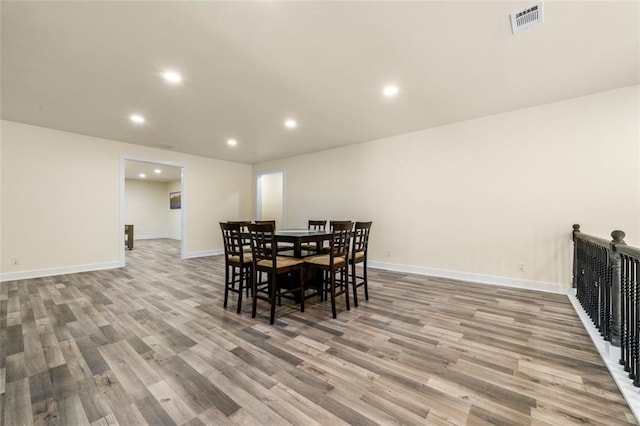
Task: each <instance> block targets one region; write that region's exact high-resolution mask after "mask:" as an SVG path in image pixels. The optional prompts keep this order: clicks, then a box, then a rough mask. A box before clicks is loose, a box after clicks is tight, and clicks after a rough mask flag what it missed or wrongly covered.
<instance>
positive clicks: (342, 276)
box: [340, 265, 351, 311]
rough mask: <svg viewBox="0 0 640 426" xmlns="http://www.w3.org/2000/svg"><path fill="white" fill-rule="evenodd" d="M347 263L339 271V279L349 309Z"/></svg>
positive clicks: (348, 309)
mask: <svg viewBox="0 0 640 426" xmlns="http://www.w3.org/2000/svg"><path fill="white" fill-rule="evenodd" d="M348 268H349V265H345V266H344V268H342V271H340V279H341V280H342V283H343V284H344V296H345V299H344V300H345V304H346V305H347V311H350V310H351V306H349V270H348Z"/></svg>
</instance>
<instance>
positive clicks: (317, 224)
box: [307, 220, 327, 231]
mask: <svg viewBox="0 0 640 426" xmlns="http://www.w3.org/2000/svg"><path fill="white" fill-rule="evenodd" d="M307 229H311V230H315V231H324V230H325V229H327V221H326V220H309V225H308V228H307Z"/></svg>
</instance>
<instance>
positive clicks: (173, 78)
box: [162, 71, 182, 84]
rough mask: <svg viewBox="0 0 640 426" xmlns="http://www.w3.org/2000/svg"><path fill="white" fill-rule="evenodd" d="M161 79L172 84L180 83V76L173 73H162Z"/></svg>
mask: <svg viewBox="0 0 640 426" xmlns="http://www.w3.org/2000/svg"><path fill="white" fill-rule="evenodd" d="M162 78H164V79H165V80H166V81H167V82H169V83H172V84H179V83H182V76H181V75H180V74H178V73H177V72H175V71H165V72H163V73H162Z"/></svg>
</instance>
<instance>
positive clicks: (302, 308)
mask: <svg viewBox="0 0 640 426" xmlns="http://www.w3.org/2000/svg"><path fill="white" fill-rule="evenodd" d="M303 272H304V270H302V269H300V271H299V276H300V312H304V276H303Z"/></svg>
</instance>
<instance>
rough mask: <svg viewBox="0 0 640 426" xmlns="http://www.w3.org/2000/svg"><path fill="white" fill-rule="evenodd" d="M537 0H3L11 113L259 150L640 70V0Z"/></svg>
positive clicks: (525, 103)
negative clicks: (536, 12)
mask: <svg viewBox="0 0 640 426" xmlns="http://www.w3.org/2000/svg"><path fill="white" fill-rule="evenodd" d="M529 3H530V2H528V1H525V2H522V1H496V2H484V1H472V2H215V3H214V2H111V1H106V2H7V1H3V2H2V10H1V15H2V16H1V19H2V22H1V23H2V30H1V31H2V33H1V36H2V40H1V43H2V44H1V47H2V58H1V59H2V64H1V72H2V74H1V77H2V86H1V89H2V94H1V105H2V111H1V116H2V118H3V119H6V120H13V121H19V122H24V123H28V124H34V125H39V126H45V127H51V128H55V129H61V130H67V131H71V132H76V133H81V134H87V135H92V136H99V137H104V138H109V139H115V140H119V141H125V142H130V143H136V144H140V145H146V146H152V147H164V148H167V149H172V150H175V151H180V152H187V153H193V154H197V155H203V156H209V157H215V158H220V159H226V160H232V161H240V162H246V163H256V162H260V161H265V160H270V159H276V158H282V157H288V156H292V155H297V154H301V153H306V152H314V151H320V150H324V149H328V148H332V147H336V146H340V145H346V144H352V143H357V142H362V141H367V140H373V139H378V138H383V137H387V136H392V135H396V134H400V133H405V132H409V131H413V130H419V129H425V128H429V127H433V126H438V125H442V124H446V123H451V122H456V121H461V120H467V119H471V118H476V117H481V116H485V115H489V114H494V113H499V112H504V111H509V110H514V109H520V108H526V107H530V106H534V105H539V104H542V103H547V102H553V101H557V100H561V99H567V98H571V97H576V96H582V95H587V94H591V93H595V92H599V91H603V90H609V89H613V88H618V87H624V86H629V85H636V84H640V68H639V63H640V48H639V40H640V37H639V24H638V23H639V21H640V19H639V7H638V5H639V3H638V2H637V1H628V2H616V1H605V2H592V1H567V2H559V1H547V2H545V4H544V8H545V10H544V16H545V22H544V24H543V25H541V26H539V27H536V28H533V29H531V30H529V31H527V32H525V33H521V34H518V35H515V36H514V35H512V34H511V27H510V22H509V13H511V12H514V11H515V10H517V9H519V8H521V7H523V6H527V5H528V4H529ZM165 69H174V70H178V71H180V72H181V73H182V75H183V78H184V81H183V83H182V84H181V85H180V86H169V85H167V84H166V83H165V82H164V81H163V80H162V78H161V77H160V73H161V72H162V71H163V70H165ZM388 82H395V83H397V84H398V85H399V87H400V90H401V91H400V94H399V96H398V97H397V98H396V99H392V100H390V99H385V98H383V97H382V96H381V95H380V91H381V89H382V86H383V85H384V84H386V83H388ZM134 112H139V113H141V114H143V115H144V116H145V117H146V119H147V123H146V124H145V125H142V126H135V125H133V124H132V123H131V122H130V121H129V120H128V116H129V115H130V114H131V113H134ZM289 116H291V117H294V118H296V119H297V120H298V122H299V127H298V128H297V129H295V130H294V131H291V130H287V129H285V128H284V127H283V126H282V122H283V120H284V119H285V117H289ZM230 137H233V138H236V139H237V140H238V143H239V144H238V146H237V147H235V148H230V147H228V146H227V145H226V142H225V141H226V140H227V139H228V138H230Z"/></svg>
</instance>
